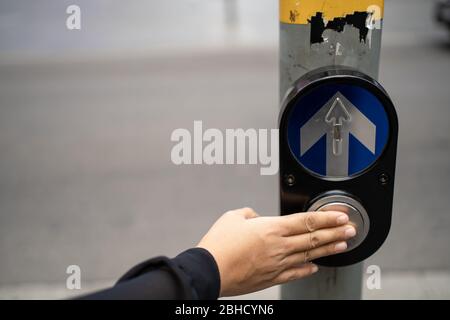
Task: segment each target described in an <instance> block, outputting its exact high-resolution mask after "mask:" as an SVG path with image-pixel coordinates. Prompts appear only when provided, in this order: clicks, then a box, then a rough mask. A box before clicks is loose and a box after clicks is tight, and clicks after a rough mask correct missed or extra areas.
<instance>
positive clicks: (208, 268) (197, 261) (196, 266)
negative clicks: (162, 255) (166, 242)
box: [172, 248, 220, 300]
mask: <svg viewBox="0 0 450 320" xmlns="http://www.w3.org/2000/svg"><path fill="white" fill-rule="evenodd" d="M172 261H173V262H174V264H175V265H177V266H178V267H179V268H180V269H181V270H183V272H184V273H185V274H186V275H187V276H188V278H189V280H190V287H191V288H192V290H193V296H194V299H200V300H215V299H217V298H218V297H219V294H220V273H219V268H218V266H217V263H216V260H215V259H214V257H213V256H212V255H211V253H209V251H208V250H206V249H203V248H192V249H189V250H186V251H184V252H182V253H180V254H179V255H178V256H176V257H175V258H173V259H172Z"/></svg>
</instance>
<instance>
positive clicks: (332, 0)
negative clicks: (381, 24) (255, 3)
mask: <svg viewBox="0 0 450 320" xmlns="http://www.w3.org/2000/svg"><path fill="white" fill-rule="evenodd" d="M356 11H358V12H369V13H371V14H373V19H374V20H375V21H376V20H381V19H383V12H384V0H280V22H284V23H289V24H308V20H310V19H311V17H313V16H315V15H316V14H317V13H318V12H320V13H322V16H323V18H324V19H325V20H326V21H330V20H333V19H335V18H343V17H345V16H346V15H348V14H353V13H354V12H356Z"/></svg>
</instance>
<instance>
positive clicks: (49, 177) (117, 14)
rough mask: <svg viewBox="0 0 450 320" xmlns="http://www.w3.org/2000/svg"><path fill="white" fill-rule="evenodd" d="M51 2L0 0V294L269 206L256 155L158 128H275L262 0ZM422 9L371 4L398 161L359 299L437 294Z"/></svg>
mask: <svg viewBox="0 0 450 320" xmlns="http://www.w3.org/2000/svg"><path fill="white" fill-rule="evenodd" d="M66 2H67V1H66ZM66 2H64V1H61V2H58V4H57V5H55V1H44V0H42V1H35V2H32V4H31V3H29V2H26V4H25V2H24V1H17V2H16V1H14V2H13V1H2V2H0V12H1V13H0V38H1V39H2V41H0V298H1V297H19V298H20V297H36V296H40V297H63V296H66V295H68V294H73V293H69V292H67V290H65V279H66V276H67V275H66V273H65V270H66V267H67V266H68V265H71V264H77V265H79V266H80V267H81V269H82V280H83V284H84V285H83V287H84V288H96V287H99V286H103V285H108V284H111V283H113V280H114V279H116V278H117V277H119V276H120V275H121V274H122V273H123V272H124V271H126V270H127V268H129V267H130V266H132V265H133V264H135V263H137V262H139V261H141V260H144V259H146V258H148V257H151V256H155V255H159V254H165V255H169V256H173V255H175V254H177V253H178V252H180V251H181V250H183V249H185V248H188V247H191V246H194V245H195V244H196V242H197V241H198V240H199V238H200V237H201V236H202V235H203V234H204V233H205V232H206V231H207V229H208V227H209V226H210V225H211V224H212V223H213V222H214V221H215V219H217V217H219V216H220V214H221V213H223V212H224V211H226V210H228V209H230V208H236V207H242V206H251V207H253V208H254V209H255V210H257V211H258V212H260V213H262V214H277V212H278V204H277V201H278V198H277V197H278V194H277V192H278V187H277V177H276V176H273V177H267V176H260V175H259V167H257V166H175V165H174V164H172V162H171V161H170V151H171V148H172V146H173V143H172V142H171V141H170V135H171V133H172V131H173V130H174V129H176V128H187V129H190V130H192V126H193V121H194V120H203V124H204V126H205V128H206V127H208V128H219V129H225V128H240V127H241V128H274V127H276V119H277V113H278V107H277V103H278V102H277V101H278V97H277V92H278V89H277V87H278V69H277V40H276V35H277V21H276V14H273V10H275V9H276V6H275V9H273V8H274V6H273V3H272V2H270V1H266V2H267V6H262V5H261V6H260V7H261V8H266V9H264V10H263V9H261V10H260V11H251V10H250V8H248V7H245V8H242V9H240V10H239V11H238V12H240V13H241V15H238V16H234V15H233V14H231V18H230V19H231V22H229V21H228V20H226V19H225V18H224V17H223V14H222V12H223V7H222V5H223V4H222V2H221V1H211V5H209V6H205V7H206V9H205V10H206V14H205V13H204V12H199V11H198V10H199V9H198V8H199V3H200V2H201V1H186V3H187V4H186V5H188V6H189V5H190V6H192V7H193V8H194V9H192V8H191V9H189V10H190V11H189V12H197V14H198V15H199V16H198V17H196V16H195V15H194V16H190V15H188V14H185V15H183V17H184V18H183V19H186V21H184V25H183V27H180V26H179V25H177V24H176V23H178V22H177V21H179V20H176V21H175V22H174V24H171V23H169V22H168V20H167V19H166V20H164V19H163V18H164V17H170V16H171V15H172V14H174V15H176V16H177V17H180V12H184V11H183V10H176V9H174V8H173V7H171V6H169V5H166V4H163V3H165V2H163V1H159V2H158V5H156V4H155V2H148V3H149V4H144V2H145V1H136V4H135V5H130V6H129V7H127V8H124V9H123V5H120V6H119V5H118V3H119V2H120V1H115V2H114V1H111V3H112V4H109V2H108V4H107V3H106V2H105V1H98V2H97V1H96V3H98V5H89V2H88V1H79V2H80V3H81V6H82V10H83V11H82V14H84V15H86V18H87V22H86V23H87V25H86V27H85V29H82V31H80V33H79V34H75V35H73V34H72V33H69V32H68V31H67V30H65V29H64V28H62V27H59V29H58V28H55V25H57V24H62V25H64V18H65V15H63V16H62V17H61V18H60V19H59V18H58V19H59V20H58V19H56V18H54V17H55V16H56V17H57V15H56V13H55V12H56V11H58V10H62V12H63V13H64V11H65V6H66V5H67V4H66ZM273 2H276V1H273ZM67 3H68V2H67ZM133 3H134V2H133ZM52 4H53V6H52ZM39 5H42V7H39ZM145 5H147V6H148V7H142V6H145ZM159 5H160V6H161V7H159ZM157 8H161V10H162V13H161V14H158V12H155V11H154V10H156V9H157ZM44 9H45V10H47V9H48V10H49V11H45V10H44ZM122 9H123V10H122ZM431 9H432V2H428V1H419V0H414V1H411V0H403V1H388V4H387V7H386V16H385V19H386V23H385V35H384V40H383V41H384V47H383V52H382V65H381V72H380V75H381V79H380V80H381V82H382V83H383V84H384V85H385V87H386V88H387V90H388V91H389V92H390V94H391V96H392V98H393V100H394V101H395V103H396V105H397V107H398V113H399V119H400V141H399V157H398V169H397V170H398V175H397V185H396V201H395V212H394V220H393V225H392V230H391V233H390V236H389V238H388V240H387V242H386V244H385V245H384V246H383V247H382V249H381V250H380V251H379V252H378V253H377V254H375V255H374V256H373V257H371V258H370V259H369V261H368V264H377V265H379V266H381V267H382V271H383V272H385V273H386V275H387V276H386V279H387V280H386V281H388V282H386V283H387V285H386V286H384V287H383V290H382V291H380V292H378V293H369V294H368V295H367V296H368V297H373V298H377V297H394V298H395V297H397V298H399V297H402V294H403V295H405V294H406V295H408V294H409V296H408V297H411V296H413V297H442V295H444V296H446V297H447V298H450V294H449V293H448V291H445V293H444V294H443V293H442V290H445V289H442V290H441V291H439V288H442V287H444V286H442V283H447V282H448V283H450V281H449V279H450V256H449V255H448V251H449V249H448V248H449V243H450V232H449V230H450V214H449V208H450V197H449V194H448V193H449V190H450V161H449V157H450V122H449V121H450V108H449V104H450V90H449V85H448V84H449V83H450V45H449V42H448V36H447V34H446V33H445V32H444V31H443V30H439V29H437V28H436V27H435V26H434V25H433V24H432V21H431V16H432V15H431V12H432V11H431ZM27 10H29V11H27ZM186 10H188V9H186ZM246 12H247V13H248V17H249V18H248V20H250V21H248V20H247V15H245V14H242V13H246ZM249 12H251V13H252V15H250V14H249ZM207 13H209V15H208V14H207ZM214 14H216V15H217V16H218V15H219V14H220V17H222V18H221V19H222V20H220V21H221V22H220V23H217V21H216V20H215V19H212V18H211V16H214ZM3 17H5V19H3ZM21 17H22V18H24V19H25V21H27V22H26V23H25V22H24V23H23V24H17V19H18V18H21ZM27 17H28V20H27ZM94 17H95V19H94ZM204 17H205V18H204ZM208 17H209V18H208ZM233 17H234V18H233ZM258 17H259V18H260V19H257V18H258ZM203 18H204V19H205V20H204V21H203V20H202V19H203ZM147 19H148V20H147ZM180 19H181V18H180ZM199 19H200V20H201V21H199ZM208 19H209V20H208ZM270 19H273V20H270ZM112 21H114V23H113V22H112ZM129 21H133V24H132V25H131V24H130V23H129ZM196 21H197V22H196ZM224 21H225V22H224ZM226 21H228V22H226ZM233 21H234V22H233ZM242 21H245V22H242ZM203 22H204V23H203ZM215 22H216V24H215ZM263 22H264V23H263ZM227 23H228V24H230V25H231V26H234V27H232V28H231V29H232V30H234V31H230V29H229V26H228V27H227ZM152 24H153V25H152ZM166 26H167V27H166ZM209 26H211V29H210V28H209ZM260 26H261V27H260ZM259 27H260V28H259ZM39 28H41V29H39ZM233 28H235V29H233ZM12 30H14V32H12ZM89 30H92V32H88V31H89ZM145 30H151V32H150V31H149V32H148V33H147V32H146V31H145ZM258 30H260V31H261V32H263V33H258V32H257V31H258ZM182 31H184V32H182ZM230 32H235V33H234V34H232V36H230V39H232V40H226V39H227V37H228V36H227V35H230ZM264 33H265V34H264ZM184 35H186V37H184ZM116 37H117V38H116ZM218 39H219V40H218ZM224 39H225V40H224ZM178 40H179V41H181V42H183V41H184V42H183V43H181V44H179V46H177V41H178ZM209 42H211V43H210V44H211V45H209ZM150 43H154V44H155V47H154V48H153V47H151V46H150V47H149V45H148V44H150ZM144 44H145V45H144ZM129 48H133V50H128V49H129ZM174 48H175V49H174ZM177 48H179V49H177ZM91 52H92V54H91ZM111 52H112V53H113V54H111ZM430 272H431V273H432V275H431V276H429V277H428V276H426V277H424V276H423V275H424V274H425V273H427V275H428V274H429V273H430ZM433 272H436V273H433ZM436 274H437V276H433V275H436ZM397 275H398V276H397ZM405 275H406V276H405ZM389 279H390V280H389ZM402 279H403V280H402ZM411 279H413V280H411ZM414 279H415V281H414ZM427 279H433V280H430V281H428V280H427ZM436 279H437V280H436ZM439 284H441V286H439ZM435 285H437V286H438V287H439V288H438V289H436V290H437V291H433V290H434V289H433V288H434V287H433V286H435ZM428 286H431V287H428ZM445 287H446V288H448V287H449V286H445ZM36 288H37V289H36ZM56 293H57V294H56ZM250 297H253V298H258V297H276V291H275V289H271V290H269V291H266V295H265V296H264V293H263V296H258V294H256V295H253V296H250Z"/></svg>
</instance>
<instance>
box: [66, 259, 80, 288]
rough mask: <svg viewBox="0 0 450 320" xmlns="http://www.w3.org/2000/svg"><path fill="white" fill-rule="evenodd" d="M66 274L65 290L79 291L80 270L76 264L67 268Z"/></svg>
mask: <svg viewBox="0 0 450 320" xmlns="http://www.w3.org/2000/svg"><path fill="white" fill-rule="evenodd" d="M66 273H67V274H68V275H69V276H68V277H67V279H66V288H67V289H68V290H80V289H81V268H80V266H78V265H76V264H72V265H70V266H68V267H67V269H66Z"/></svg>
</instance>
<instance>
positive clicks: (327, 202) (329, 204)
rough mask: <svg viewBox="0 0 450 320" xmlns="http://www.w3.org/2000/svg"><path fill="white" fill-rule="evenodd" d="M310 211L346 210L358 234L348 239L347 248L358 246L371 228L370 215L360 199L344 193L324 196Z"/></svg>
mask: <svg viewBox="0 0 450 320" xmlns="http://www.w3.org/2000/svg"><path fill="white" fill-rule="evenodd" d="M308 211H342V212H345V213H346V214H347V215H348V217H349V220H350V224H352V225H353V226H354V227H355V228H356V236H354V237H353V238H351V239H349V240H347V245H348V247H347V250H346V251H350V250H353V249H355V248H356V247H358V246H359V245H360V244H361V243H362V242H363V241H364V239H365V238H366V237H367V234H368V233H369V228H370V221H369V216H368V215H367V211H366V209H364V207H363V206H362V205H361V203H359V201H357V200H355V199H353V198H351V197H348V196H344V195H329V196H324V197H322V198H320V199H318V200H317V201H315V202H314V203H313V204H312V205H311V206H310V207H309V208H308Z"/></svg>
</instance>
